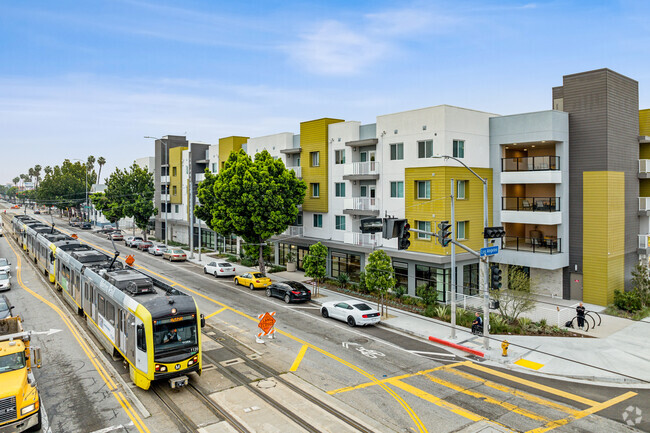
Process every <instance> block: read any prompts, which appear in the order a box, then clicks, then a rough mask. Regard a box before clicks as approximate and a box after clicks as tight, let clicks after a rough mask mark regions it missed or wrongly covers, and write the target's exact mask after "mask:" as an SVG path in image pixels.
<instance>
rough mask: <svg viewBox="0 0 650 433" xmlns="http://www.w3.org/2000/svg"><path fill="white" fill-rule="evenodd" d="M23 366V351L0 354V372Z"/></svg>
mask: <svg viewBox="0 0 650 433" xmlns="http://www.w3.org/2000/svg"><path fill="white" fill-rule="evenodd" d="M22 368H25V353H24V352H19V353H12V354H11V355H5V356H0V373H4V372H7V371H13V370H20V369H22Z"/></svg>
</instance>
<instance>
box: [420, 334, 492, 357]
mask: <svg viewBox="0 0 650 433" xmlns="http://www.w3.org/2000/svg"><path fill="white" fill-rule="evenodd" d="M429 340H430V341H433V342H434V343H438V344H443V345H445V346H449V347H453V348H454V349H458V350H462V351H463V352H467V353H471V354H472V355H476V356H480V357H481V358H485V354H484V353H483V352H479V351H478V350H476V349H471V348H469V347H465V346H461V345H460V344H456V343H452V342H451V341H447V340H443V339H442V338H437V337H432V336H429Z"/></svg>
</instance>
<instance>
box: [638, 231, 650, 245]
mask: <svg viewBox="0 0 650 433" xmlns="http://www.w3.org/2000/svg"><path fill="white" fill-rule="evenodd" d="M639 248H641V249H646V248H650V234H645V235H639Z"/></svg>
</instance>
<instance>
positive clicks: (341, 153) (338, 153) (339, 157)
mask: <svg viewBox="0 0 650 433" xmlns="http://www.w3.org/2000/svg"><path fill="white" fill-rule="evenodd" d="M334 164H345V149H343V150H335V151H334Z"/></svg>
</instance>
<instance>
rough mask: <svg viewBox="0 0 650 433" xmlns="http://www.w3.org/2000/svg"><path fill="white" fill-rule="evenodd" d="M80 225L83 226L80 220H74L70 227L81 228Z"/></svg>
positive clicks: (71, 221)
mask: <svg viewBox="0 0 650 433" xmlns="http://www.w3.org/2000/svg"><path fill="white" fill-rule="evenodd" d="M79 224H81V220H80V219H79V218H72V219H71V220H70V227H79Z"/></svg>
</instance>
